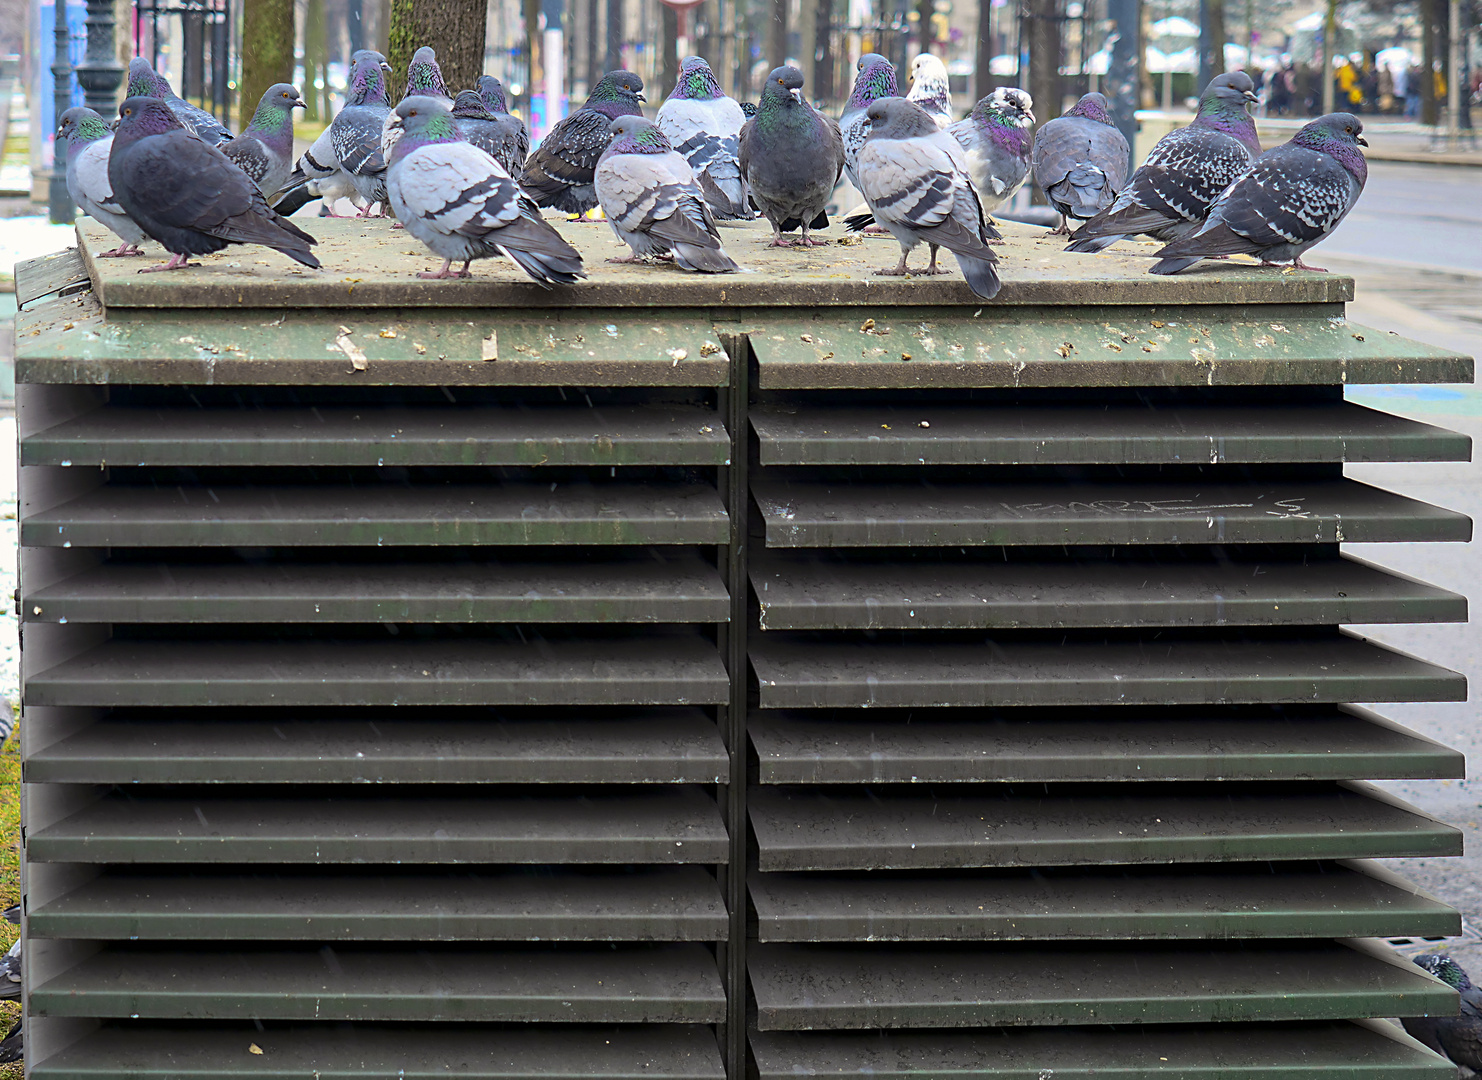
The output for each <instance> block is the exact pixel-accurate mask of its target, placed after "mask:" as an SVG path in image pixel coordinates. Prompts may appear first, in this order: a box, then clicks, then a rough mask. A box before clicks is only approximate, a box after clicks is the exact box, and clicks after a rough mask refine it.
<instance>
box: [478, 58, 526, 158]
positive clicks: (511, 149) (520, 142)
mask: <svg viewBox="0 0 1482 1080" xmlns="http://www.w3.org/2000/svg"><path fill="white" fill-rule="evenodd" d="M479 100H481V101H482V102H483V103H484V108H486V109H488V110H489V112H490V113H491V114H493V115H494V117H495V118H496V119H497V120H498V121H499V124H500V126H501V127H502V128H503V129H504V131H505V132H506V136H505V137H506V139H507V140H508V141H507V142H506V143H505V144H504V146H503V147H502V148H501V150H500V151H499V152H497V153H496V152H495V151H493V150H491V151H489V152H490V153H491V154H493V155H494V160H495V161H497V162H499V164H501V165H503V166H504V171H505V172H507V173H509V174H510V175H511V176H519V175H520V174H521V173H522V172H524V171H525V159H526V158H528V157H529V156H530V129H529V128H527V127H526V126H525V121H523V120H521V119H520V118H519V117H518V116H511V115H510V111H509V105H508V104H507V103H506V102H505V99H504V84H503V83H501V82H500V81H499V80H498V79H496V78H495V77H494V76H493V75H480V76H479Z"/></svg>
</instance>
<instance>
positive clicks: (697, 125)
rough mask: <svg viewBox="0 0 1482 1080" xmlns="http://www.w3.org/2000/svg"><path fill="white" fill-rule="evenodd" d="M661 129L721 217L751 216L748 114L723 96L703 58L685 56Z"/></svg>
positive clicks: (660, 118)
mask: <svg viewBox="0 0 1482 1080" xmlns="http://www.w3.org/2000/svg"><path fill="white" fill-rule="evenodd" d="M655 123H656V125H657V126H658V129H659V130H660V131H662V132H663V133H664V137H665V138H667V139H668V140H669V144H670V145H671V146H673V147H674V149H675V150H676V151H677V152H678V153H680V154H682V155H683V156H684V159H685V160H686V161H688V162H689V165H690V168H691V169H692V170H694V173H695V182H696V183H698V184H699V185H700V189H701V190H702V191H704V192H705V201H706V202H707V203H709V204H710V209H711V212H712V213H713V214H714V215H715V216H716V217H717V218H720V219H734V218H747V219H750V218H751V216H752V212H751V207H750V206H749V205H748V204H747V201H746V184H745V182H744V181H742V179H741V165H740V163H739V162H738V161H737V155H738V154H739V153H740V144H739V142H738V141H737V140H738V136H740V134H741V125H742V124H744V123H746V114H745V113H744V112H742V111H741V106H740V105H738V104H737V103H736V102H735V101H734V100H733V99H732V98H728V97H726V95H725V94H724V93H722V92H721V89H720V84H719V83H717V82H716V81H715V73H714V72H712V71H711V70H710V65H709V64H707V63H706V62H705V60H704V58H703V57H699V56H686V57H685V58H684V63H683V64H681V65H680V67H679V80H678V81H677V82H676V83H675V84H674V91H673V92H672V93H671V94H670V95H669V97H668V98H667V99H666V100H665V102H664V104H663V105H661V106H660V107H659V115H658V119H657V120H656V121H655Z"/></svg>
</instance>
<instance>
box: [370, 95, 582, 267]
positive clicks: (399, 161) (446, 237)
mask: <svg viewBox="0 0 1482 1080" xmlns="http://www.w3.org/2000/svg"><path fill="white" fill-rule="evenodd" d="M391 122H392V124H393V125H395V126H396V127H397V128H399V129H400V132H399V138H398V139H397V141H396V145H395V146H394V147H393V148H392V151H391V167H390V170H389V174H388V179H387V191H388V194H389V195H390V196H391V206H392V208H393V209H394V210H395V211H396V216H397V219H398V220H399V221H401V223H402V224H403V225H405V226H406V229H407V232H409V233H411V234H412V235H413V236H415V237H416V238H417V239H418V240H420V241H422V243H424V244H426V245H427V246H428V247H429V248H431V249H432V250H433V252H434V253H435V254H437V255H440V256H442V259H443V265H442V269H440V270H436V271H432V272H429V273H422V274H419V275H418V277H424V278H447V277H468V276H469V270H468V265H469V263H471V262H472V261H473V260H474V259H487V258H491V257H492V256H494V255H497V254H501V253H502V254H504V255H508V256H509V257H510V258H511V259H513V260H514V261H515V262H516V263H518V264H519V265H520V268H521V269H523V270H524V271H525V273H527V274H529V275H530V276H531V277H532V278H534V279H535V281H536V282H538V283H539V284H540V285H543V286H545V287H547V288H549V287H550V285H551V283H553V282H560V283H561V284H563V285H569V284H571V283H572V282H574V281H576V280H577V279H578V278H582V277H586V274H585V273H583V271H582V264H581V256H580V255H579V254H577V251H576V249H575V248H573V247H572V246H571V245H570V244H568V243H567V242H566V241H565V240H563V239H561V234H560V233H558V232H556V230H555V229H554V228H552V227H551V225H550V224H549V223H547V222H546V221H544V220H542V219H541V217H540V211H539V209H537V208H536V206H535V205H534V204H533V203H532V202H531V201H530V200H529V199H528V198H527V197H526V196H525V194H524V193H523V192H522V191H521V190H520V186H519V185H518V184H517V183H515V181H514V179H513V178H512V177H510V175H509V174H508V173H506V172H505V171H504V169H503V167H502V166H501V165H500V164H499V162H497V161H495V160H494V159H493V158H492V157H490V156H489V155H488V154H486V153H484V151H482V150H480V149H479V148H478V147H476V146H474V145H472V144H471V143H468V142H465V141H464V140H463V139H462V138H461V137H460V136H459V134H458V127H457V123H456V121H454V119H453V113H452V110H450V109H449V108H448V103H447V102H446V101H443V100H442V99H440V98H430V97H413V98H407V99H406V100H405V101H403V102H402V103H401V104H400V105H398V106H397V107H396V108H395V109H394V110H392V114H391ZM454 259H457V260H459V261H460V262H462V263H463V267H462V269H461V270H452V269H450V267H451V266H452V264H453V260H454Z"/></svg>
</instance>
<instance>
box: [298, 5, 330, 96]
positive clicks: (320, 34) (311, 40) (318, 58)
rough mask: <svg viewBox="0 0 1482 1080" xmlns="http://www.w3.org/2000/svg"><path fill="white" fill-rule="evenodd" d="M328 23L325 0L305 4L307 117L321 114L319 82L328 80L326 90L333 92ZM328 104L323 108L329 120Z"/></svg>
mask: <svg viewBox="0 0 1482 1080" xmlns="http://www.w3.org/2000/svg"><path fill="white" fill-rule="evenodd" d="M326 30H327V27H326V26H325V23H324V0H308V2H307V3H306V4H305V5H304V85H303V86H302V87H301V88H300V91H301V93H302V94H303V95H304V105H305V108H304V119H305V120H318V119H319V117H320V111H321V110H320V101H321V92H320V90H319V89H318V88H317V87H316V86H315V83H316V82H322V83H324V93H327V92H328V91H329V63H328V59H329V57H328V52H329V41H328V40H327V36H326ZM329 112H330V110H329V107H328V103H325V105H324V108H323V116H324V119H325V120H328V119H329Z"/></svg>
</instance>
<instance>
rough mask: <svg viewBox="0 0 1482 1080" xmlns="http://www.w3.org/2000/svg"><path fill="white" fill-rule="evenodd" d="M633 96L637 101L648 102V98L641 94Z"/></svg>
mask: <svg viewBox="0 0 1482 1080" xmlns="http://www.w3.org/2000/svg"><path fill="white" fill-rule="evenodd" d="M633 96H634V97H636V98H637V99H638V100H639V101H647V100H648V98H646V97H644V96H643V95H642V94H635V95H633Z"/></svg>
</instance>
